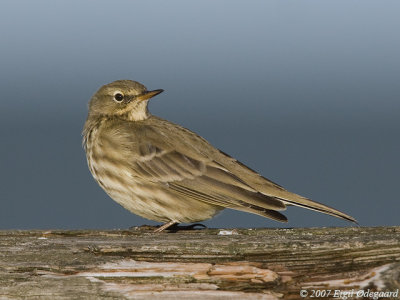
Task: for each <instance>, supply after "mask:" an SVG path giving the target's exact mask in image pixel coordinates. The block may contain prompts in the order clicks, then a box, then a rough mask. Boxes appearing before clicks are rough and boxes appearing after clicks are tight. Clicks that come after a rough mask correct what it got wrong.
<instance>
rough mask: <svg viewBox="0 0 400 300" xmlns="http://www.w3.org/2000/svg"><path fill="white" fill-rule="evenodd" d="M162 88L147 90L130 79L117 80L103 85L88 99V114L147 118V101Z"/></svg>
mask: <svg viewBox="0 0 400 300" xmlns="http://www.w3.org/2000/svg"><path fill="white" fill-rule="evenodd" d="M161 92H163V90H154V91H148V90H147V89H146V87H145V86H144V85H143V84H140V83H139V82H136V81H132V80H117V81H114V82H111V83H109V84H106V85H103V86H102V87H101V88H100V89H99V90H98V91H97V92H96V93H95V94H94V95H93V97H92V99H90V102H89V115H92V116H108V117H114V116H115V117H120V118H124V119H127V120H130V121H139V120H144V119H146V118H148V116H149V112H148V109H147V102H148V101H149V99H150V98H152V97H154V96H156V95H158V94H159V93H161Z"/></svg>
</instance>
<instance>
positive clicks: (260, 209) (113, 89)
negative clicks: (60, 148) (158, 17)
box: [83, 80, 356, 231]
mask: <svg viewBox="0 0 400 300" xmlns="http://www.w3.org/2000/svg"><path fill="white" fill-rule="evenodd" d="M162 91H163V90H154V91H147V89H146V87H145V86H144V85H142V84H140V83H138V82H136V81H130V80H118V81H114V82H112V83H110V84H107V85H104V86H103V87H101V88H100V89H99V90H98V91H97V92H96V93H95V94H94V96H93V97H92V99H91V100H90V103H89V114H88V117H87V120H86V123H85V126H84V129H83V145H84V148H85V150H86V157H87V161H88V165H89V169H90V171H91V173H92V175H93V177H94V178H95V180H96V181H97V182H98V183H99V185H100V186H101V187H102V188H103V189H104V190H105V191H106V193H107V194H108V195H109V196H110V197H111V198H112V199H114V200H115V201H116V202H118V203H119V204H121V205H122V206H123V207H125V208H126V209H127V210H129V211H131V212H132V213H134V214H137V215H139V216H142V217H144V218H147V219H150V220H154V221H159V222H164V223H165V224H164V225H163V226H161V227H159V228H158V229H157V231H162V230H164V229H166V228H168V227H170V226H172V225H175V224H178V223H193V222H198V221H203V220H206V219H210V218H212V217H213V216H214V215H215V214H217V213H218V212H219V211H221V210H222V209H224V208H230V209H236V210H241V211H245V212H249V213H253V214H257V215H260V216H263V217H267V218H271V219H274V220H277V221H281V222H287V218H286V217H285V216H284V215H283V214H281V213H280V212H279V211H282V210H285V209H286V206H288V205H296V206H300V207H304V208H307V209H312V210H316V211H319V212H322V213H325V214H328V215H332V216H335V217H339V218H342V219H346V220H349V221H352V222H356V221H355V219H354V218H352V217H351V216H349V215H346V214H344V213H342V212H340V211H338V210H336V209H333V208H331V207H328V206H325V205H323V204H320V203H317V202H314V201H312V200H310V199H307V198H305V197H302V196H299V195H297V194H294V193H291V192H288V191H287V190H285V189H284V188H283V187H281V186H279V185H278V184H276V183H273V182H272V181H270V180H268V179H266V178H264V177H262V176H261V175H259V174H257V172H255V171H253V170H252V169H250V168H248V167H246V166H245V165H243V164H242V163H240V162H239V161H237V160H236V159H234V158H232V157H230V156H229V155H227V154H226V153H224V152H222V151H220V150H218V149H216V148H214V147H213V146H212V145H210V144H209V143H208V142H207V141H206V140H205V139H203V138H202V137H200V136H198V135H197V134H195V133H193V132H191V131H190V130H188V129H186V128H183V127H181V126H179V125H176V124H174V123H171V122H169V121H166V120H163V119H161V118H158V117H156V116H153V115H151V114H150V113H149V111H148V108H147V103H148V101H149V99H150V98H152V97H154V96H156V95H158V94H159V93H161V92H162Z"/></svg>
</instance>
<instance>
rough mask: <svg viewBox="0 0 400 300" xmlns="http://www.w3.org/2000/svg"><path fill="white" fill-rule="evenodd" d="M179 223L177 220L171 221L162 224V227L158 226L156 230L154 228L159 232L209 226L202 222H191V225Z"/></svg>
mask: <svg viewBox="0 0 400 300" xmlns="http://www.w3.org/2000/svg"><path fill="white" fill-rule="evenodd" d="M178 224H179V223H178V222H176V221H170V222H168V223H165V224H164V225H161V226H160V227H158V228H157V229H156V230H154V233H157V232H162V231H164V230H168V231H170V232H177V231H180V230H197V229H198V228H196V227H197V226H199V227H201V229H204V228H207V226H205V225H203V224H200V223H196V224H191V225H186V226H184V225H181V226H179V225H178Z"/></svg>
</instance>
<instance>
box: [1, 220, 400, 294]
mask: <svg viewBox="0 0 400 300" xmlns="http://www.w3.org/2000/svg"><path fill="white" fill-rule="evenodd" d="M152 230H153V228H149V227H138V228H132V229H130V230H104V231H103V230H74V231H70V230H44V231H40V230H13V231H0V299H23V298H26V299H27V298H29V299H154V298H162V299H164V300H165V299H226V298H235V299H236V298H238V299H299V298H300V296H299V292H300V290H302V289H303V290H307V292H308V293H313V292H315V290H318V289H319V290H327V289H330V290H341V291H351V290H354V291H358V290H360V289H361V290H366V291H367V290H369V291H371V292H373V291H387V292H388V291H392V292H395V291H396V290H397V289H399V288H400V283H399V282H400V227H372V228H365V227H348V228H304V229H302V228H300V229H235V230H230V229H227V230H221V229H204V230H191V231H188V230H187V231H185V230H184V231H178V232H176V233H170V232H166V233H159V234H154V233H152ZM313 290H314V291H313ZM309 296H310V294H309ZM324 299H334V297H333V296H332V297H324ZM349 299H351V298H349ZM354 299H356V298H354ZM358 299H360V298H358ZM385 299H388V298H385Z"/></svg>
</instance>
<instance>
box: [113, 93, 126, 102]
mask: <svg viewBox="0 0 400 300" xmlns="http://www.w3.org/2000/svg"><path fill="white" fill-rule="evenodd" d="M114 100H115V101H117V102H121V101H122V100H124V95H122V94H121V93H116V94H115V95H114Z"/></svg>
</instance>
